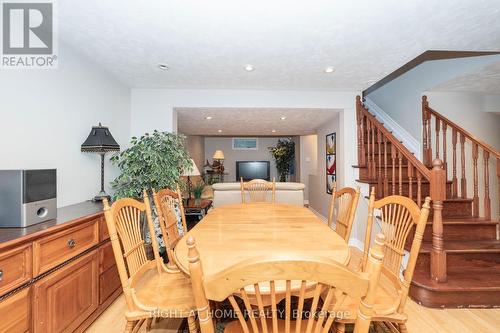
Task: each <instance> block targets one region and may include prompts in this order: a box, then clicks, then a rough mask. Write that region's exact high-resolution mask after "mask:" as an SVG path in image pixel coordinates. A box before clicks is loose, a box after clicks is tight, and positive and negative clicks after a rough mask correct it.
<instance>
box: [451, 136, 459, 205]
mask: <svg viewBox="0 0 500 333" xmlns="http://www.w3.org/2000/svg"><path fill="white" fill-rule="evenodd" d="M451 143H452V146H453V171H452V172H453V177H452V179H451V182H452V184H451V191H452V192H453V198H458V181H457V130H456V129H455V128H453V130H452V132H451Z"/></svg>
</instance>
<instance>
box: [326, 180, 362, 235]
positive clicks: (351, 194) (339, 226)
mask: <svg viewBox="0 0 500 333" xmlns="http://www.w3.org/2000/svg"><path fill="white" fill-rule="evenodd" d="M359 194H360V190H359V186H358V187H357V188H356V189H354V188H352V187H344V188H342V189H340V190H337V184H336V183H334V184H333V190H332V198H331V200H330V209H329V211H328V226H330V227H333V225H335V232H337V234H339V236H340V237H342V238H343V239H344V240H345V241H346V242H348V241H349V237H350V236H351V230H352V225H353V223H354V217H355V216H356V209H357V207H358V202H359Z"/></svg>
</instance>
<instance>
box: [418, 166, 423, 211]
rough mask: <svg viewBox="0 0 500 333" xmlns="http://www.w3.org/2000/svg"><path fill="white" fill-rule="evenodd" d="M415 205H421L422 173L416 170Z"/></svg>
mask: <svg viewBox="0 0 500 333" xmlns="http://www.w3.org/2000/svg"><path fill="white" fill-rule="evenodd" d="M417 205H418V207H421V206H422V174H421V173H420V171H417Z"/></svg>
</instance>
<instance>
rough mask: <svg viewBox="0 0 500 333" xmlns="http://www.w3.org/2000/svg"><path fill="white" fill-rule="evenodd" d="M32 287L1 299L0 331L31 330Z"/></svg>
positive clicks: (21, 331)
mask: <svg viewBox="0 0 500 333" xmlns="http://www.w3.org/2000/svg"><path fill="white" fill-rule="evenodd" d="M30 291H31V289H30V288H25V289H23V290H21V291H19V292H18V293H16V294H14V295H12V296H9V297H8V298H6V299H4V300H3V301H0V314H1V315H0V317H1V318H2V319H1V320H0V332H8V333H25V332H29V331H30V323H31V318H30V312H31V306H30V304H31V299H30V294H31V293H30Z"/></svg>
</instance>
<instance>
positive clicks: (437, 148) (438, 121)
mask: <svg viewBox="0 0 500 333" xmlns="http://www.w3.org/2000/svg"><path fill="white" fill-rule="evenodd" d="M440 126H441V121H440V120H439V118H437V117H436V158H439V129H440Z"/></svg>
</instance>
